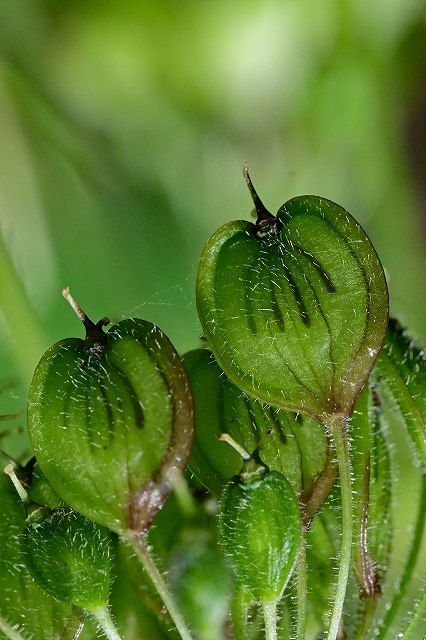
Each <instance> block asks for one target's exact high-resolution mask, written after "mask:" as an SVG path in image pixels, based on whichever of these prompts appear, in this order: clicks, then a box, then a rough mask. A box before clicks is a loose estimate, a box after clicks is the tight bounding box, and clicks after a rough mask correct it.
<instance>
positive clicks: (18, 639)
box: [0, 618, 24, 640]
mask: <svg viewBox="0 0 426 640" xmlns="http://www.w3.org/2000/svg"><path fill="white" fill-rule="evenodd" d="M0 631H1V632H2V633H4V635H5V636H6V637H7V638H9V639H10V640H24V638H23V637H22V636H21V634H20V633H18V631H16V630H15V629H14V628H13V627H11V626H10V625H9V624H8V623H7V622H6V620H4V619H3V618H0Z"/></svg>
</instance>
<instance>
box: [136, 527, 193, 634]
mask: <svg viewBox="0 0 426 640" xmlns="http://www.w3.org/2000/svg"><path fill="white" fill-rule="evenodd" d="M126 539H127V540H128V541H129V542H130V544H131V545H132V547H133V549H134V551H135V553H136V555H137V557H138V558H139V560H140V562H141V564H142V566H143V568H144V569H145V571H146V573H147V574H148V576H149V578H150V579H151V582H152V584H153V585H154V587H155V588H156V590H157V593H158V595H159V596H160V598H161V599H162V601H163V603H164V605H165V607H166V609H167V610H168V612H169V614H170V617H171V619H172V620H173V622H174V623H175V625H176V629H177V630H178V632H179V634H180V637H181V638H182V640H193V638H192V635H191V633H190V631H189V629H188V627H187V625H186V622H185V620H184V619H183V617H182V614H181V613H180V611H179V609H178V606H177V604H176V602H175V600H174V598H173V596H172V594H171V593H170V591H169V588H168V587H167V585H166V583H165V581H164V578H163V576H162V575H161V573H160V572H159V570H158V569H157V567H156V565H155V563H154V560H153V559H152V556H151V553H150V551H149V549H148V547H147V545H146V542H145V538H144V536H142V535H138V534H137V533H132V532H130V531H128V532H127V535H126Z"/></svg>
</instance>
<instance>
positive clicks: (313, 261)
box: [292, 244, 336, 293]
mask: <svg viewBox="0 0 426 640" xmlns="http://www.w3.org/2000/svg"><path fill="white" fill-rule="evenodd" d="M292 246H293V248H294V249H296V251H298V252H299V253H300V254H301V255H302V256H305V258H307V260H309V262H310V263H311V265H312V266H313V267H314V268H315V270H316V272H317V273H318V275H319V276H320V278H321V280H322V281H323V283H324V285H325V288H326V289H327V291H328V292H329V293H336V287H335V286H334V284H333V282H332V280H331V278H330V276H329V275H328V273H327V272H326V270H325V269H324V267H323V266H322V265H321V263H320V262H318V260H317V259H316V258H315V257H314V256H313V255H312V254H311V253H308V251H305V250H304V249H302V247H300V246H299V245H297V244H293V245H292Z"/></svg>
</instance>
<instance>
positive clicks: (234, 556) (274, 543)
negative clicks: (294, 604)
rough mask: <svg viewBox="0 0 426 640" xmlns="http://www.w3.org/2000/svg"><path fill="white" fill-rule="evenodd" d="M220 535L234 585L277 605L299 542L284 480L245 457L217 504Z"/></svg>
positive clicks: (294, 501)
mask: <svg viewBox="0 0 426 640" xmlns="http://www.w3.org/2000/svg"><path fill="white" fill-rule="evenodd" d="M219 522H220V534H221V543H222V547H223V550H224V553H225V556H226V557H227V558H228V560H229V561H230V564H231V565H232V567H233V569H234V572H235V579H236V583H237V585H238V586H241V587H242V588H244V589H245V590H246V591H248V592H249V593H250V594H251V596H252V598H253V600H254V601H256V602H258V603H260V604H262V605H268V604H274V603H277V602H278V601H279V600H280V599H281V597H282V595H283V592H284V589H285V587H286V585H287V583H288V580H289V579H290V576H291V574H292V571H293V568H294V565H295V561H296V557H297V553H298V550H299V546H300V540H301V524H300V514H299V508H298V503H297V499H296V496H295V494H294V491H293V489H292V488H291V485H290V483H289V482H288V480H287V479H286V478H285V477H284V476H283V475H282V474H280V473H278V472H276V471H270V470H269V469H268V468H267V467H266V466H265V465H261V464H258V463H256V462H255V460H254V459H253V458H250V457H248V456H247V457H246V462H245V464H244V466H243V469H242V471H241V473H240V475H239V476H235V477H234V478H233V479H232V480H230V482H229V483H228V484H227V485H226V487H225V489H224V491H223V494H222V497H221V500H220V519H219Z"/></svg>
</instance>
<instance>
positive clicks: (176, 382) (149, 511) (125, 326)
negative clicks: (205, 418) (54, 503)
mask: <svg viewBox="0 0 426 640" xmlns="http://www.w3.org/2000/svg"><path fill="white" fill-rule="evenodd" d="M64 295H65V297H66V298H67V299H68V301H69V302H70V304H71V305H72V306H73V308H74V310H75V311H76V313H77V314H78V316H79V317H80V319H81V320H82V322H83V324H84V326H85V328H86V339H85V340H80V339H77V338H70V339H67V340H62V341H60V342H58V343H56V344H55V345H53V346H52V347H51V348H50V349H49V350H48V351H47V352H46V353H45V354H44V356H43V357H42V359H41V361H40V363H39V364H38V366H37V368H36V371H35V373H34V377H33V380H32V383H31V388H30V394H29V406H28V429H29V434H30V439H31V443H32V446H33V449H34V453H35V456H36V458H37V461H38V463H39V464H40V467H41V469H42V471H43V473H44V474H45V476H46V478H47V479H48V480H49V482H50V483H51V485H52V486H53V488H54V489H55V491H56V492H57V493H58V494H59V495H60V496H61V497H62V498H63V499H64V500H65V501H66V503H67V504H69V505H70V506H71V507H72V508H73V509H75V510H76V511H78V512H79V513H81V514H83V515H85V516H87V517H88V518H90V519H92V520H94V521H96V522H98V523H100V524H102V525H105V526H107V527H108V528H110V529H112V530H113V531H115V532H117V533H126V532H127V533H128V534H131V533H132V532H133V533H136V534H140V533H143V532H144V531H145V530H146V529H147V527H148V526H149V525H150V523H151V521H152V518H153V517H154V516H155V514H156V513H157V512H158V510H159V509H160V508H161V507H162V505H163V504H164V502H165V500H166V499H167V497H168V495H169V494H170V492H171V490H172V488H173V485H174V482H175V479H176V476H177V475H178V474H179V473H180V472H181V470H182V469H183V468H184V466H185V464H186V462H187V459H188V457H189V454H190V450H191V444H192V437H193V411H192V397H191V393H190V389H189V384H188V380H187V376H186V374H185V371H184V369H183V366H182V364H181V361H180V358H179V356H178V354H177V353H176V351H175V349H174V348H173V346H172V345H171V343H170V341H169V340H168V339H167V337H166V336H165V335H164V333H162V331H160V329H158V328H157V327H156V326H154V325H152V324H151V323H149V322H146V321H144V320H139V319H129V320H123V321H122V322H119V323H118V324H116V325H114V326H113V327H111V329H110V330H109V331H108V332H107V333H104V331H103V329H102V327H103V326H104V325H105V324H106V323H107V320H105V319H103V320H101V321H99V322H98V323H97V324H96V325H95V324H94V323H93V322H92V321H91V320H89V318H87V316H86V315H85V314H84V313H83V312H82V310H81V309H80V308H79V307H78V305H77V304H76V303H75V301H74V300H73V299H72V298H71V296H70V294H69V291H68V290H67V289H65V290H64Z"/></svg>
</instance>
